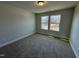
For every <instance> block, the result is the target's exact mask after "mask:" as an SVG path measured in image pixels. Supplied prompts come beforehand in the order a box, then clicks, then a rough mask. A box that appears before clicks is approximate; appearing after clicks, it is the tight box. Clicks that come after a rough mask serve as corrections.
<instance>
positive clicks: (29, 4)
mask: <svg viewBox="0 0 79 59" xmlns="http://www.w3.org/2000/svg"><path fill="white" fill-rule="evenodd" d="M0 3H1V2H0ZM3 3H6V4H9V5H13V6H16V7H20V8H23V9H26V10H29V11H31V12H33V13H42V12H46V11H54V10H59V9H64V8H70V7H74V6H75V5H76V4H77V3H78V1H47V6H44V7H35V6H34V4H33V3H34V1H7V2H3Z"/></svg>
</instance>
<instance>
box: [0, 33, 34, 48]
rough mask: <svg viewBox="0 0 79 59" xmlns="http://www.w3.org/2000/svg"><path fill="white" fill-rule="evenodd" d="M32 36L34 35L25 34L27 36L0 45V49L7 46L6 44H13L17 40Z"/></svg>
mask: <svg viewBox="0 0 79 59" xmlns="http://www.w3.org/2000/svg"><path fill="white" fill-rule="evenodd" d="M32 34H34V33H30V34H27V35H24V36H21V37H18V38H16V39H14V40H11V41H8V42H6V43H4V44H2V45H0V48H1V47H4V46H6V45H8V44H11V43H13V42H15V41H18V40H20V39H22V38H25V37H28V36H30V35H32Z"/></svg>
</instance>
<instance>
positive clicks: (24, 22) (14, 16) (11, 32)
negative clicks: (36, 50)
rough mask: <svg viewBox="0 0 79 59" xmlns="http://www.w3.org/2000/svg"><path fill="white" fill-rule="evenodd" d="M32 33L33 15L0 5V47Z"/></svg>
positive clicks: (19, 9) (9, 6) (33, 28)
mask: <svg viewBox="0 0 79 59" xmlns="http://www.w3.org/2000/svg"><path fill="white" fill-rule="evenodd" d="M34 32H35V16H34V14H33V13H31V12H29V11H27V10H24V9H21V8H18V7H14V6H11V5H0V47H2V46H3V45H6V44H8V43H9V42H13V41H16V40H18V39H20V38H22V37H25V36H28V35H31V34H33V33H34Z"/></svg>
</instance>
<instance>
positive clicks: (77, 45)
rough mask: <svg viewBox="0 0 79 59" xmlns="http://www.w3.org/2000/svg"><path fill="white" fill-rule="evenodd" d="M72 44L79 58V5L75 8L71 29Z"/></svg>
mask: <svg viewBox="0 0 79 59" xmlns="http://www.w3.org/2000/svg"><path fill="white" fill-rule="evenodd" d="M70 44H71V46H72V49H73V51H74V53H75V55H76V56H77V57H79V4H78V5H77V6H76V8H75V12H74V18H73V22H72V29H71V39H70Z"/></svg>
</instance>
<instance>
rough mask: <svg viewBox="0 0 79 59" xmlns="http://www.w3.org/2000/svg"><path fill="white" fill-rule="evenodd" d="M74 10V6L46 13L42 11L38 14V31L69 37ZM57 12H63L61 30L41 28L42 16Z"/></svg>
mask: <svg viewBox="0 0 79 59" xmlns="http://www.w3.org/2000/svg"><path fill="white" fill-rule="evenodd" d="M73 11H74V8H68V9H63V10H57V11H50V12H45V13H41V14H36V29H37V32H38V33H43V34H51V35H55V36H61V37H69V35H70V28H71V23H72V17H73ZM56 14H61V22H60V31H59V32H56V31H47V30H42V29H40V27H41V26H40V24H41V16H45V15H56Z"/></svg>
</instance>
